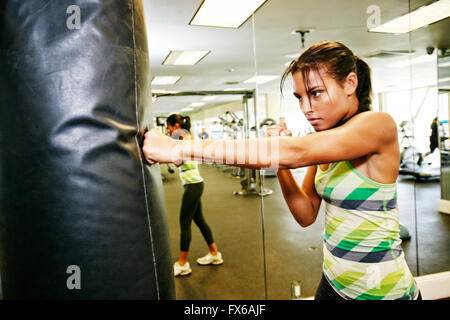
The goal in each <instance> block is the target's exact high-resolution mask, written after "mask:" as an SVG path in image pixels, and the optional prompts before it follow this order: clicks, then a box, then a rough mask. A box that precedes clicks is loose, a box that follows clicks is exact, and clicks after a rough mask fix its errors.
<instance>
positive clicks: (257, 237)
mask: <svg viewBox="0 0 450 320" xmlns="http://www.w3.org/2000/svg"><path fill="white" fill-rule="evenodd" d="M232 2H233V3H234V2H236V1H232ZM250 2H251V4H252V5H253V7H252V8H251V10H250V13H249V14H247V15H246V16H245V18H244V19H243V20H242V21H240V22H235V24H234V25H227V26H223V25H222V26H219V25H218V24H220V23H224V21H219V22H217V21H212V20H211V19H209V20H207V21H200V20H199V19H200V18H201V17H202V9H205V8H207V7H208V5H209V4H208V1H202V0H188V1H176V0H165V1H157V0H145V1H144V4H145V12H146V20H147V28H148V43H149V48H150V49H149V51H150V67H151V75H152V78H153V83H152V91H153V115H154V117H155V122H156V123H159V124H160V125H159V126H158V128H160V130H161V131H163V132H166V126H165V123H164V120H165V117H167V116H169V115H170V114H172V113H180V114H182V115H186V116H190V119H191V124H192V127H191V133H192V136H193V137H194V138H195V139H243V138H246V137H250V138H252V137H258V136H263V135H264V134H265V132H266V129H267V127H268V126H269V125H271V124H276V123H281V122H285V123H286V125H287V127H288V128H289V129H290V130H291V131H292V133H293V135H294V136H305V135H308V134H310V133H312V132H314V130H313V128H312V127H311V126H310V125H309V123H308V121H307V120H306V119H305V117H304V115H303V114H302V112H301V110H300V108H299V106H298V101H296V99H295V98H294V96H293V95H292V81H291V79H290V78H287V79H286V82H285V84H284V87H283V94H281V92H280V78H281V75H282V74H283V72H284V70H285V68H286V67H287V66H288V65H289V63H290V62H291V61H292V60H293V59H295V58H296V57H297V56H298V55H299V54H300V53H301V52H302V51H303V50H305V49H306V48H308V47H309V46H310V45H312V44H314V43H316V42H318V41H321V40H335V41H339V42H342V43H344V44H345V45H346V46H348V47H349V48H350V49H351V50H352V51H353V52H354V53H355V54H356V55H357V56H359V57H360V58H362V59H364V60H365V61H366V62H367V63H368V65H369V66H370V67H371V70H372V88H373V96H372V107H373V110H374V111H382V112H386V113H388V114H390V115H391V116H392V118H393V119H394V121H395V122H396V124H397V130H398V142H399V146H400V151H401V163H400V172H399V176H398V180H397V204H398V208H399V227H400V231H401V237H402V240H403V242H402V244H401V247H402V250H403V252H404V254H405V258H406V261H407V264H408V266H409V268H410V270H411V272H412V274H413V275H414V276H421V275H425V274H429V273H435V272H441V271H448V270H449V269H450V261H449V259H450V256H449V255H448V252H449V243H450V242H449V241H448V237H449V231H450V221H449V216H448V215H447V214H445V213H442V211H445V210H444V208H447V209H446V210H448V203H449V201H450V200H449V199H450V196H449V194H450V190H449V189H450V187H449V178H448V170H449V169H448V167H449V162H450V160H449V156H448V152H449V141H448V132H449V124H448V117H449V94H448V92H449V91H448V90H449V86H448V84H449V76H450V74H449V72H448V70H449V68H450V67H449V61H450V57H449V54H448V53H449V51H448V48H449V47H450V43H448V41H449V39H448V35H447V36H446V32H447V30H448V29H449V28H450V25H449V18H444V19H442V18H441V19H440V20H439V21H437V22H436V21H434V22H429V23H428V24H430V25H429V26H427V27H423V24H422V25H421V26H418V24H416V22H418V21H415V20H416V19H419V18H417V17H418V16H417V15H408V13H414V12H416V13H417V11H418V10H419V9H423V8H424V7H426V6H428V5H431V4H432V3H434V2H441V1H414V0H411V1H408V0H376V1H370V0H362V1H361V0H346V1H342V0H336V1H322V0H319V1H315V2H311V1H299V0H266V1H262V0H261V1H256V0H255V1H250ZM237 3H239V1H237ZM230 6H231V2H230ZM241 7H244V5H241ZM428 9H429V8H428ZM428 9H427V10H428ZM213 11H214V10H213ZM226 11H227V10H225V8H222V9H221V12H222V16H224V15H225V13H226ZM228 11H229V10H228ZM219 12H220V10H219ZM252 12H253V14H252ZM222 18H223V17H222ZM222 20H223V19H222ZM398 20H400V24H399V25H396V21H398ZM209 24H212V26H211V25H209ZM184 53H187V54H188V55H186V57H187V58H186V59H187V60H189V59H188V58H189V57H193V58H196V59H194V61H193V62H191V63H189V62H188V61H187V60H184V59H185V58H184V56H183V55H182V54H184ZM161 76H169V77H172V78H161V80H163V81H164V80H168V82H166V83H164V82H157V81H158V80H160V78H158V77H161ZM170 80H172V81H170ZM436 126H437V129H436V130H437V132H438V134H437V136H438V143H437V147H435V148H433V146H434V145H433V144H431V141H432V140H433V139H435V131H436V130H435V129H433V128H435V127H436ZM198 168H199V172H200V174H201V175H202V177H203V179H204V187H205V188H204V192H203V196H202V209H203V214H204V217H205V219H206V221H207V223H208V224H209V225H210V227H211V230H212V232H213V235H214V239H215V241H216V244H217V248H218V250H219V251H220V252H221V253H222V255H223V260H224V262H223V264H221V265H209V266H201V265H198V264H197V263H196V259H197V258H198V257H201V256H203V255H205V254H206V253H207V250H208V248H207V246H206V243H205V240H204V238H203V236H202V234H201V232H200V231H199V229H198V228H197V226H196V225H195V223H194V222H192V226H191V228H192V241H191V244H190V250H189V262H190V265H191V269H192V273H191V274H190V275H189V276H177V277H176V279H175V283H176V294H177V299H180V300H182V299H194V300H195V299H238V300H239V299H283V300H286V299H297V298H301V299H305V298H310V297H313V296H314V294H315V291H316V288H317V286H318V284H319V281H320V279H321V275H322V264H323V249H322V248H323V235H324V231H325V230H324V229H325V212H324V208H323V207H324V206H323V205H322V208H321V210H320V212H319V216H318V218H317V220H316V222H315V223H314V224H312V225H311V226H309V227H307V228H302V227H301V226H300V225H298V224H297V223H296V222H295V220H294V218H293V217H292V215H291V213H290V211H289V209H288V207H287V205H286V203H285V201H284V198H283V195H282V192H281V189H280V185H279V183H278V179H277V177H276V173H275V171H273V170H261V171H252V170H241V169H239V170H238V169H236V168H232V167H229V166H226V165H221V164H199V167H198ZM161 172H162V179H163V183H164V193H165V197H166V207H167V214H168V221H169V229H170V230H169V231H170V237H171V249H172V255H173V260H174V262H175V261H176V260H177V259H178V256H179V251H180V222H179V221H180V208H181V203H182V197H183V192H184V190H183V187H182V185H181V181H180V177H179V168H177V167H175V166H174V165H171V166H167V165H161ZM305 172H306V169H305V168H299V169H295V170H292V173H293V176H294V177H295V179H296V181H297V182H298V183H299V184H301V182H302V180H303V178H304V175H305Z"/></svg>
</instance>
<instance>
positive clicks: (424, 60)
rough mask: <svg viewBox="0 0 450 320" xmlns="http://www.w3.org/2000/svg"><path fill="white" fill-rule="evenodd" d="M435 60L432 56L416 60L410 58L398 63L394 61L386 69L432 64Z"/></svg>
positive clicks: (420, 57)
mask: <svg viewBox="0 0 450 320" xmlns="http://www.w3.org/2000/svg"><path fill="white" fill-rule="evenodd" d="M435 60H436V58H435V57H434V56H429V55H426V56H419V57H416V58H412V59H403V60H400V61H396V62H393V63H390V64H389V65H388V68H404V67H407V66H409V65H416V64H421V63H427V62H433V61H435Z"/></svg>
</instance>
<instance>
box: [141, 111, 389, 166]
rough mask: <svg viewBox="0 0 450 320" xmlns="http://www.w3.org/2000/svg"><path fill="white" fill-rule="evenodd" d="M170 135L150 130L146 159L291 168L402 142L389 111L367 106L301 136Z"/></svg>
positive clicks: (351, 156) (376, 150)
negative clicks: (370, 109) (179, 137)
mask: <svg viewBox="0 0 450 320" xmlns="http://www.w3.org/2000/svg"><path fill="white" fill-rule="evenodd" d="M169 140H171V139H170V138H168V137H165V136H164V135H163V134H161V133H159V132H157V131H156V130H151V131H149V132H147V133H146V139H145V141H144V149H143V150H144V154H145V156H146V159H147V160H148V161H149V162H150V163H152V162H174V163H180V162H182V161H184V160H197V161H202V162H214V163H224V164H229V165H232V166H239V167H244V168H254V169H257V168H278V169H290V168H298V167H306V166H310V165H315V164H322V163H331V162H337V161H342V160H351V159H357V158H360V157H363V156H365V155H368V154H376V153H380V152H382V151H383V148H386V146H387V145H389V146H392V144H393V143H397V127H396V124H395V122H394V120H393V119H392V118H391V117H390V116H389V115H388V114H386V113H382V112H364V113H361V114H358V115H356V116H354V117H353V118H352V119H350V120H349V121H348V122H347V123H345V124H344V125H342V126H340V127H338V128H334V129H330V130H325V131H322V132H316V133H313V134H310V135H308V136H306V137H301V138H298V137H270V138H259V139H252V140H190V141H173V140H172V141H169Z"/></svg>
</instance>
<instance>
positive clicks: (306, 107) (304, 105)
mask: <svg viewBox="0 0 450 320" xmlns="http://www.w3.org/2000/svg"><path fill="white" fill-rule="evenodd" d="M300 107H301V109H302V111H303V113H305V114H306V113H310V112H312V105H311V101H309V99H304V100H303V101H302V102H301V103H300Z"/></svg>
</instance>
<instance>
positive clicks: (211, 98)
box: [202, 96, 216, 101]
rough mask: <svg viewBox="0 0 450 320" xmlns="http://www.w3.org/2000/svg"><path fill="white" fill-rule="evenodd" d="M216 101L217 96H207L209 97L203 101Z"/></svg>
mask: <svg viewBox="0 0 450 320" xmlns="http://www.w3.org/2000/svg"><path fill="white" fill-rule="evenodd" d="M215 99H216V96H207V97H204V98H203V99H202V100H203V101H213V100H215Z"/></svg>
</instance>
